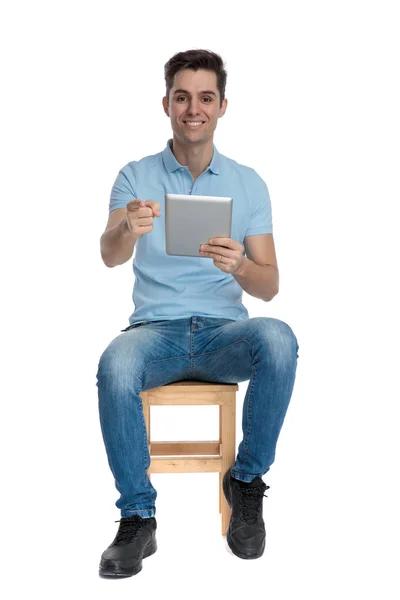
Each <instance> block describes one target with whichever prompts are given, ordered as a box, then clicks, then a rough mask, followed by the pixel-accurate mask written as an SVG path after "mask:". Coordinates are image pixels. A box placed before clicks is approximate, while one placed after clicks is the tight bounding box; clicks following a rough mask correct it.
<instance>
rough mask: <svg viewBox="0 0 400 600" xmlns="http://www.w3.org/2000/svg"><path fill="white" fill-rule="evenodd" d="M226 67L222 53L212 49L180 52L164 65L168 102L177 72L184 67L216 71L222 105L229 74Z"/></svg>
mask: <svg viewBox="0 0 400 600" xmlns="http://www.w3.org/2000/svg"><path fill="white" fill-rule="evenodd" d="M224 67H225V65H224V63H223V60H222V58H221V57H220V55H219V54H216V53H215V52H211V50H200V49H196V50H186V52H178V53H177V54H175V55H174V56H172V58H170V59H169V61H168V62H167V63H166V64H165V65H164V75H165V85H166V88H167V90H166V96H167V102H168V100H169V93H170V91H171V88H172V86H173V84H174V77H175V75H176V74H177V73H179V72H180V71H183V70H184V69H193V70H194V71H197V70H198V69H205V70H207V71H214V72H215V74H216V76H217V88H218V91H219V96H220V102H221V105H222V101H223V100H224V98H225V86H226V78H227V75H228V73H227V71H226V69H225V68H224Z"/></svg>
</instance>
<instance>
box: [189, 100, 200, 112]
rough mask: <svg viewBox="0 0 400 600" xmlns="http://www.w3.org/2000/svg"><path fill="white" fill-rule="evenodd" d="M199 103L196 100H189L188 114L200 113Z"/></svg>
mask: <svg viewBox="0 0 400 600" xmlns="http://www.w3.org/2000/svg"><path fill="white" fill-rule="evenodd" d="M199 107H200V103H199V102H198V100H191V102H190V104H189V108H188V113H189V114H190V115H199V114H200V109H199Z"/></svg>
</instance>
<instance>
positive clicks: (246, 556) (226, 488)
mask: <svg viewBox="0 0 400 600" xmlns="http://www.w3.org/2000/svg"><path fill="white" fill-rule="evenodd" d="M228 477H230V474H229V476H227V477H224V478H223V480H222V489H223V490H224V494H225V498H226V501H227V502H228V504H229V507H230V508H231V509H232V500H231V496H230V493H229V490H230V488H229V484H228ZM226 542H227V544H228V546H229V548H230V549H231V550H232V552H233V554H235V556H238V557H239V558H244V559H246V560H252V559H253V558H260V557H261V556H262V555H263V554H264V550H265V540H264V543H263V545H262V548H261V550H260V552H259V553H258V554H251V555H249V554H244V553H243V552H240V551H239V550H238V549H237V548H236V547H235V546H234V545H233V543H232V540H231V539H230V523H229V525H228V529H227V530H226Z"/></svg>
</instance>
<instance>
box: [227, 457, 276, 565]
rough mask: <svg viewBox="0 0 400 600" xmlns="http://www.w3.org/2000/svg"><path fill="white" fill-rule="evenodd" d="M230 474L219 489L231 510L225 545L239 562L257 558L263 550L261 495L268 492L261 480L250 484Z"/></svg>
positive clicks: (263, 530)
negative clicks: (241, 559)
mask: <svg viewBox="0 0 400 600" xmlns="http://www.w3.org/2000/svg"><path fill="white" fill-rule="evenodd" d="M231 470H232V469H228V471H227V472H226V473H225V475H224V478H223V481H222V487H223V490H224V495H225V498H226V499H227V502H228V504H229V506H230V507H231V509H232V515H231V519H230V521H229V525H228V529H227V531H226V541H227V543H228V546H229V548H230V549H231V550H232V552H233V553H234V554H235V555H236V556H239V558H260V556H262V555H263V553H264V549H265V525H264V521H263V516H262V508H263V497H264V496H265V494H264V492H265V491H266V490H268V489H269V485H265V483H264V482H263V480H262V479H261V478H260V477H256V478H255V479H253V481H252V482H251V483H245V482H243V481H239V480H238V479H235V478H234V477H232V475H231Z"/></svg>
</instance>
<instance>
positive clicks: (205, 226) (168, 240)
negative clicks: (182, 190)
mask: <svg viewBox="0 0 400 600" xmlns="http://www.w3.org/2000/svg"><path fill="white" fill-rule="evenodd" d="M232 207H233V199H232V198H229V197H227V196H194V195H187V194H165V251H166V253H167V254H170V255H173V256H199V257H200V258H208V257H207V256H202V255H201V254H200V252H199V248H200V245H201V244H208V240H209V239H210V238H212V237H229V238H230V237H231V228H232Z"/></svg>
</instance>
